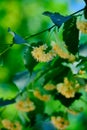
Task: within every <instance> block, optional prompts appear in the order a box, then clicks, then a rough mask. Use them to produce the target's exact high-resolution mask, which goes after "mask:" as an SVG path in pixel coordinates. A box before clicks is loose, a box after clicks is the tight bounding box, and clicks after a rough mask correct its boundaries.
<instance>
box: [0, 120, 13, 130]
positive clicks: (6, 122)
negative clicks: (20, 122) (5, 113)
mask: <svg viewBox="0 0 87 130" xmlns="http://www.w3.org/2000/svg"><path fill="white" fill-rule="evenodd" d="M2 124H3V126H4V128H6V129H9V130H11V128H12V127H13V123H12V122H11V121H10V120H8V119H4V120H2Z"/></svg>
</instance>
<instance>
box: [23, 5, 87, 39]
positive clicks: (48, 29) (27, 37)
mask: <svg viewBox="0 0 87 130" xmlns="http://www.w3.org/2000/svg"><path fill="white" fill-rule="evenodd" d="M86 8H87V7H84V8H82V9H80V10H78V11H77V12H75V13H72V14H70V16H73V15H74V14H77V13H79V12H81V11H83V10H85V9H86ZM55 26H56V25H53V26H51V27H50V28H47V29H45V30H43V31H41V32H38V33H36V34H33V35H30V36H26V37H25V38H24V39H25V40H27V39H29V38H32V37H35V36H38V35H40V34H42V33H44V32H46V31H50V30H51V29H52V28H54V27H55Z"/></svg>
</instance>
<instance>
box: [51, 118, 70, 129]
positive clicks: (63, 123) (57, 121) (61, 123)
mask: <svg viewBox="0 0 87 130" xmlns="http://www.w3.org/2000/svg"><path fill="white" fill-rule="evenodd" d="M51 122H52V124H53V125H54V126H55V127H56V128H57V129H58V130H64V129H65V128H67V126H68V125H69V121H68V120H65V119H64V118H63V117H60V116H59V117H55V116H52V117H51Z"/></svg>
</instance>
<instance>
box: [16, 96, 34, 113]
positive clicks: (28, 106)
mask: <svg viewBox="0 0 87 130" xmlns="http://www.w3.org/2000/svg"><path fill="white" fill-rule="evenodd" d="M16 108H17V109H18V110H20V111H23V112H30V111H33V110H34V109H35V105H34V103H33V102H32V101H30V99H28V98H27V99H26V100H25V101H19V102H18V103H17V104H16Z"/></svg>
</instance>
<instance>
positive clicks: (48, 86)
mask: <svg viewBox="0 0 87 130" xmlns="http://www.w3.org/2000/svg"><path fill="white" fill-rule="evenodd" d="M44 89H45V90H48V91H51V90H54V89H56V85H54V84H51V83H49V84H46V85H45V86H44Z"/></svg>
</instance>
